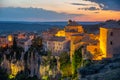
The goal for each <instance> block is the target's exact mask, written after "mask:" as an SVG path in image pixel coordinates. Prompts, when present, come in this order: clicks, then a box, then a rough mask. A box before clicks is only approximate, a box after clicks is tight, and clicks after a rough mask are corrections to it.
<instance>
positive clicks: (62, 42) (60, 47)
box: [47, 37, 70, 56]
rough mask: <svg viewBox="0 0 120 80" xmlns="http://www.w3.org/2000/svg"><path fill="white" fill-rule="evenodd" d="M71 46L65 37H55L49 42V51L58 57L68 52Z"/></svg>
mask: <svg viewBox="0 0 120 80" xmlns="http://www.w3.org/2000/svg"><path fill="white" fill-rule="evenodd" d="M69 46H70V45H69V40H66V39H65V37H53V38H52V39H50V40H48V41H47V49H48V50H49V51H51V52H52V53H53V55H56V56H59V55H60V53H62V52H68V51H69Z"/></svg>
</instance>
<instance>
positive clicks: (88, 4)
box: [70, 3, 91, 6]
mask: <svg viewBox="0 0 120 80" xmlns="http://www.w3.org/2000/svg"><path fill="white" fill-rule="evenodd" d="M70 4H71V5H81V6H89V5H91V4H82V3H70Z"/></svg>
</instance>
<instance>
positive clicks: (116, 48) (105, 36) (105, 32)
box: [100, 23, 120, 58]
mask: <svg viewBox="0 0 120 80" xmlns="http://www.w3.org/2000/svg"><path fill="white" fill-rule="evenodd" d="M119 36H120V25H118V24H117V23H109V24H106V25H104V26H103V27H101V28H100V49H101V51H102V53H103V58H106V57H107V58H110V57H112V56H113V55H114V54H118V53H120V37H119Z"/></svg>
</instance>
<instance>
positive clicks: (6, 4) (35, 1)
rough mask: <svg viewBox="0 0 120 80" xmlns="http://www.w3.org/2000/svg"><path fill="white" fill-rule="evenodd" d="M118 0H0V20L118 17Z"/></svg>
mask: <svg viewBox="0 0 120 80" xmlns="http://www.w3.org/2000/svg"><path fill="white" fill-rule="evenodd" d="M119 4H120V0H0V21H66V20H68V19H72V20H76V21H105V20H108V19H115V20H118V19H120V5H119Z"/></svg>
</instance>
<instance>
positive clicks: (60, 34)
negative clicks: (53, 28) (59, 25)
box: [55, 30, 65, 37]
mask: <svg viewBox="0 0 120 80" xmlns="http://www.w3.org/2000/svg"><path fill="white" fill-rule="evenodd" d="M55 36H57V37H65V31H64V30H60V31H58V32H57V33H56V34H55Z"/></svg>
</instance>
